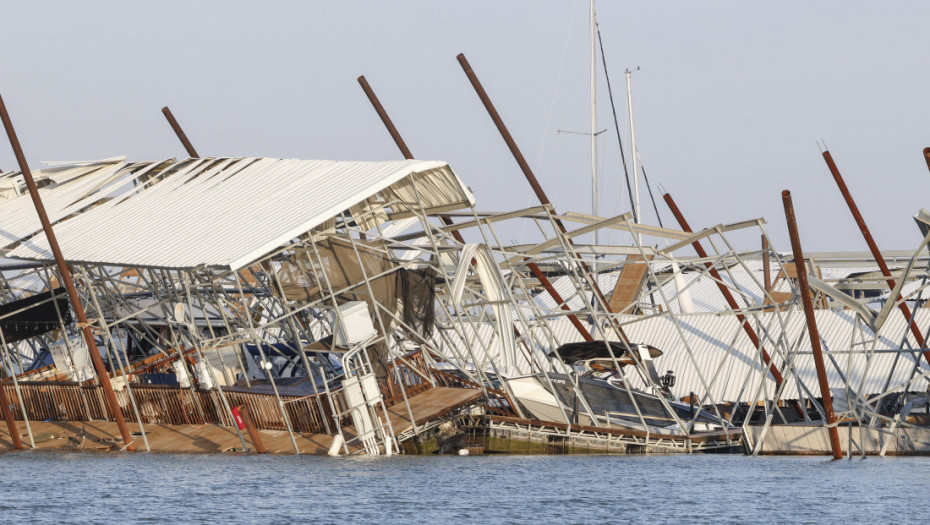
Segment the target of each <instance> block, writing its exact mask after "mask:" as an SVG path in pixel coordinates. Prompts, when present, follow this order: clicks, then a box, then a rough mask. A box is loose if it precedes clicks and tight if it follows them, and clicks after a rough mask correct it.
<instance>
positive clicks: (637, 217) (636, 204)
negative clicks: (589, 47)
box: [626, 69, 642, 223]
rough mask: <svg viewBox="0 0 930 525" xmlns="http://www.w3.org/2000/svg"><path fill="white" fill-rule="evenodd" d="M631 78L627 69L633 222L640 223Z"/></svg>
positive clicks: (631, 73) (631, 75)
mask: <svg viewBox="0 0 930 525" xmlns="http://www.w3.org/2000/svg"><path fill="white" fill-rule="evenodd" d="M632 77H633V72H632V71H630V70H629V69H627V70H626V99H627V105H628V106H629V108H630V156H631V157H633V188H634V195H635V199H636V200H635V202H634V204H633V221H634V222H637V223H639V222H641V221H642V218H641V217H640V209H639V173H638V172H637V171H636V131H635V128H634V127H633V86H632V82H631V79H632Z"/></svg>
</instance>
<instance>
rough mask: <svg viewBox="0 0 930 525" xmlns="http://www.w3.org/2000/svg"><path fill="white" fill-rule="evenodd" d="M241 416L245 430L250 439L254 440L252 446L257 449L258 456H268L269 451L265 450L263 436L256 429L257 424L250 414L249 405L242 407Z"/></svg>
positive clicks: (240, 408) (240, 409) (240, 407)
mask: <svg viewBox="0 0 930 525" xmlns="http://www.w3.org/2000/svg"><path fill="white" fill-rule="evenodd" d="M238 408H239V414H240V415H241V416H242V422H243V423H245V429H246V430H248V432H249V438H250V439H251V440H252V446H253V447H255V453H256V454H267V453H268V449H267V448H265V443H264V442H262V436H261V434H259V433H258V429H257V428H255V423H254V422H253V421H252V415H251V414H249V407H248V405H240V406H239V407H238Z"/></svg>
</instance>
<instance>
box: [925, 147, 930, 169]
mask: <svg viewBox="0 0 930 525" xmlns="http://www.w3.org/2000/svg"><path fill="white" fill-rule="evenodd" d="M924 160H925V161H927V169H930V148H924Z"/></svg>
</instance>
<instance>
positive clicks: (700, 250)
mask: <svg viewBox="0 0 930 525" xmlns="http://www.w3.org/2000/svg"><path fill="white" fill-rule="evenodd" d="M663 198H664V199H665V203H666V204H668V207H669V209H670V210H672V214H673V215H674V216H675V219H677V220H678V224H679V225H680V226H681V229H682V230H683V231H686V232H688V233H692V230H691V226H689V225H688V221H686V220H685V216H684V215H682V213H681V210H679V209H678V205H677V204H675V201H674V199H672V196H671V195H669V194H668V193H666V194H665V195H664V196H663ZM691 246H693V247H694V251H696V252H697V254H698V257H701V258H707V252H706V251H704V247H703V246H701V242H700V241H694V242H693V243H691ZM704 266H705V267H707V270H708V271H709V272H710V275H711V277H713V279H714V282H716V283H717V288H718V289H719V290H720V293H722V294H723V298H724V299H726V301H727V304H728V305H729V306H730V308H731V309H733V310H734V311H735V312H736V318H737V319H739V322H740V324H741V325H742V326H743V330H744V331H745V332H746V335H747V336H749V340H750V341H752V344H753V345H754V346H755V347H756V348H758V349H759V351H760V352H762V360H763V361H764V362H765V365H766V366H767V367H768V368H769V371H770V372H771V373H772V378H773V379H775V383H776V384H777V385H778V386H781V383H782V381H783V380H784V378H783V377H782V375H781V372H779V371H778V368H776V367H775V365H774V364H773V363H772V358H771V357H770V356H769V353H768V352H767V351H766V350H765V347H764V346H762V345H761V344H760V342H759V336H757V335H756V331H755V330H753V329H752V327H751V326H749V322H748V321H747V320H746V316H744V315H743V314H741V313H739V312H738V310H739V304H737V303H736V299H734V298H733V294H731V293H730V290H728V289H727V287H726V285H724V284H723V277H721V276H720V272H718V271H717V269H716V268H714V263H712V262H710V261H707V262H706V263H704Z"/></svg>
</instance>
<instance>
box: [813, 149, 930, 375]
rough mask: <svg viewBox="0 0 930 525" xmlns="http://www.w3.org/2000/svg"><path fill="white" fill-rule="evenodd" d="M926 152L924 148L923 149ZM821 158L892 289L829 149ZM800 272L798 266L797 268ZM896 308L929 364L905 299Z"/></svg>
mask: <svg viewBox="0 0 930 525" xmlns="http://www.w3.org/2000/svg"><path fill="white" fill-rule="evenodd" d="M924 153H925V154H926V150H924ZM823 159H824V160H825V161H826V162H827V167H828V168H830V173H831V174H833V180H835V181H836V185H837V187H839V189H840V193H842V194H843V199H845V200H846V205H847V206H848V207H849V211H850V212H851V213H852V216H853V219H855V220H856V224H857V225H858V226H859V231H860V232H862V237H863V238H864V239H865V243H866V244H868V245H869V251H870V252H872V257H874V258H875V262H876V263H878V267H879V269H880V270H881V271H882V275H884V276H885V282H886V283H887V284H888V289H889V290H892V291H894V287H895V281H894V279H892V278H891V270H889V269H888V265H887V264H885V258H884V257H883V256H882V252H881V251H879V249H878V245H877V244H875V239H874V238H873V237H872V233H871V232H869V227H868V226H866V224H865V219H863V218H862V214H861V213H859V207H858V206H856V201H854V200H853V198H852V194H851V193H849V188H847V187H846V181H844V180H843V176H842V175H840V170H839V168H837V167H836V163H835V162H833V156H832V155H830V152H829V151H824V152H823ZM798 273H801V272H800V268H799V269H798ZM888 300H889V301H897V300H898V298H897V297H889V298H888ZM898 308H900V309H901V313H902V314H904V319H905V320H907V323H908V326H909V327H910V329H911V333H912V334H914V339H915V340H916V341H917V344H918V345H920V348H923V349H924V351H923V354H924V359H925V360H926V361H927V363H928V364H930V350H927V349H926V342H925V341H924V336H923V334H921V333H920V328H918V327H917V323H915V322H914V318H913V316H912V315H911V309H910V308H908V307H907V302H906V301H901V302H900V303H898Z"/></svg>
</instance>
